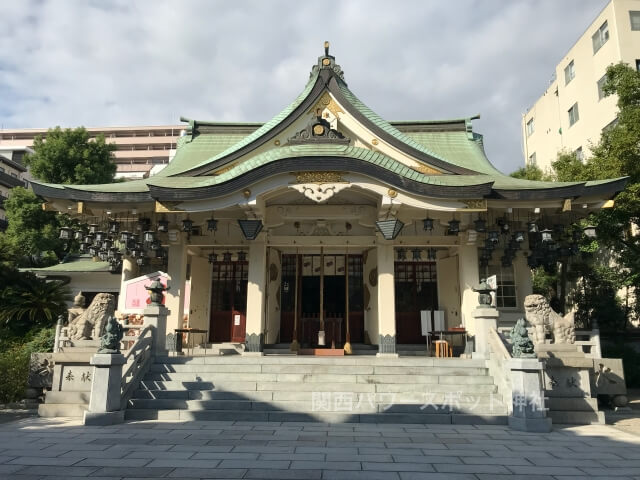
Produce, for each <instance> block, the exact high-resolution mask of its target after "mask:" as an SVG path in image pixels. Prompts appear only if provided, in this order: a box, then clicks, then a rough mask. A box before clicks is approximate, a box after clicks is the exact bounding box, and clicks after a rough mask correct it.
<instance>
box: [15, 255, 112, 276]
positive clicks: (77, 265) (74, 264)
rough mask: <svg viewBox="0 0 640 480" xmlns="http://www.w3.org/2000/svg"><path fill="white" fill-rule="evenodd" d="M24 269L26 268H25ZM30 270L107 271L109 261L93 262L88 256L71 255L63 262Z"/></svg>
mask: <svg viewBox="0 0 640 480" xmlns="http://www.w3.org/2000/svg"><path fill="white" fill-rule="evenodd" d="M25 270H26V269H25ZM28 270H29V271H30V272H35V273H46V274H49V275H55V274H57V273H72V272H73V273H82V272H108V271H109V262H100V261H98V262H94V261H93V259H92V258H91V257H89V256H81V257H72V258H70V259H68V260H67V261H66V262H64V263H58V264H56V265H51V266H50V267H45V268H30V269H28Z"/></svg>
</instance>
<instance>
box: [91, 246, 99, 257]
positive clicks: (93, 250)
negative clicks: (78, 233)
mask: <svg viewBox="0 0 640 480" xmlns="http://www.w3.org/2000/svg"><path fill="white" fill-rule="evenodd" d="M89 255H91V256H92V257H97V256H98V247H96V246H94V245H91V246H90V247H89Z"/></svg>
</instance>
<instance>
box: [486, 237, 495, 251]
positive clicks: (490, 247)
mask: <svg viewBox="0 0 640 480" xmlns="http://www.w3.org/2000/svg"><path fill="white" fill-rule="evenodd" d="M484 248H486V249H487V250H491V251H493V250H494V249H495V248H496V244H495V243H494V242H493V240H491V239H490V238H487V239H486V240H485V241H484Z"/></svg>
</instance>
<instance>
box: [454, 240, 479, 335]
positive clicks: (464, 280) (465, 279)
mask: <svg viewBox="0 0 640 480" xmlns="http://www.w3.org/2000/svg"><path fill="white" fill-rule="evenodd" d="M458 269H459V275H458V278H459V281H460V304H461V305H460V312H461V314H462V324H463V325H464V327H465V329H466V330H467V331H468V332H469V334H470V335H475V330H476V326H475V321H474V316H473V311H474V309H475V308H476V305H478V294H477V293H476V292H474V291H473V288H474V287H477V286H478V284H479V283H480V282H479V278H478V276H479V272H478V247H477V246H476V245H462V246H460V248H459V256H458Z"/></svg>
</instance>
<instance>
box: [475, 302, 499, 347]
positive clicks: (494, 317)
mask: <svg viewBox="0 0 640 480" xmlns="http://www.w3.org/2000/svg"><path fill="white" fill-rule="evenodd" d="M471 316H472V317H473V319H474V322H473V323H474V325H475V333H476V335H475V350H474V352H473V355H472V357H473V358H479V359H488V358H489V331H490V330H491V329H492V328H497V326H498V317H499V316H500V313H499V312H498V310H497V309H496V308H493V307H478V308H476V309H475V310H474V311H473V312H471Z"/></svg>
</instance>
